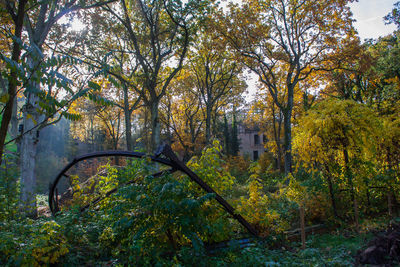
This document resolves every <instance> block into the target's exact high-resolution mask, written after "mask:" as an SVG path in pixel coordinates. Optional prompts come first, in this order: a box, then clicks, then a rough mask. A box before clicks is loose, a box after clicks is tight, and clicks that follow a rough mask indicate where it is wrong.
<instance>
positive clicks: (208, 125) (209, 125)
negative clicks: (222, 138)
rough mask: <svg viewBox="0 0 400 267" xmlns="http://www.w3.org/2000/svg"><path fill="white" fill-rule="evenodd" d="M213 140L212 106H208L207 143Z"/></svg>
mask: <svg viewBox="0 0 400 267" xmlns="http://www.w3.org/2000/svg"><path fill="white" fill-rule="evenodd" d="M210 141H211V106H210V105H207V106H206V144H210Z"/></svg>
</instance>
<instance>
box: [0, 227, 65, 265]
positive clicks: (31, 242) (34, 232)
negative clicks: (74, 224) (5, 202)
mask: <svg viewBox="0 0 400 267" xmlns="http://www.w3.org/2000/svg"><path fill="white" fill-rule="evenodd" d="M68 251H69V249H68V246H67V240H66V238H65V236H64V235H63V229H62V226H61V225H59V224H58V223H56V222H55V221H51V220H50V221H43V220H38V221H32V220H29V219H26V220H21V221H8V222H3V223H1V224H0V263H1V264H4V265H11V266H43V265H49V264H54V263H56V262H58V261H59V260H60V258H61V257H62V256H63V255H65V254H67V253H68Z"/></svg>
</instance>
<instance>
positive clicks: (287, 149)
mask: <svg viewBox="0 0 400 267" xmlns="http://www.w3.org/2000/svg"><path fill="white" fill-rule="evenodd" d="M283 127H284V132H285V135H284V141H283V149H284V155H285V175H288V174H289V173H291V172H292V106H291V107H290V108H288V109H287V111H285V112H284V113H283Z"/></svg>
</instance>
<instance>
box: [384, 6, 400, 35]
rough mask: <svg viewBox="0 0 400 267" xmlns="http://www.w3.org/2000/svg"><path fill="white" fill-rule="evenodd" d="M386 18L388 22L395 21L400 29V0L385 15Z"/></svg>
mask: <svg viewBox="0 0 400 267" xmlns="http://www.w3.org/2000/svg"><path fill="white" fill-rule="evenodd" d="M384 19H385V23H386V24H392V23H393V24H394V25H396V26H397V29H400V2H396V3H395V4H394V8H393V9H392V11H391V12H390V13H389V14H387V15H386V16H385V17H384Z"/></svg>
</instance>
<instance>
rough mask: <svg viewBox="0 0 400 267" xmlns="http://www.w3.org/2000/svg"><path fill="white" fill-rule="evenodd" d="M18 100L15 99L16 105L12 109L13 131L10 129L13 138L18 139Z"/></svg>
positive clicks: (11, 122)
mask: <svg viewBox="0 0 400 267" xmlns="http://www.w3.org/2000/svg"><path fill="white" fill-rule="evenodd" d="M17 100H18V98H17V96H15V97H14V104H13V108H12V115H11V121H10V124H11V129H10V131H9V132H10V135H11V138H13V139H14V138H17V136H18V101H17Z"/></svg>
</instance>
